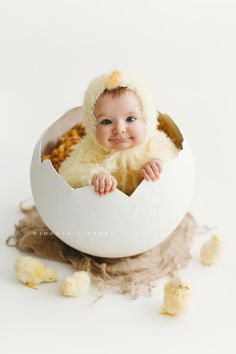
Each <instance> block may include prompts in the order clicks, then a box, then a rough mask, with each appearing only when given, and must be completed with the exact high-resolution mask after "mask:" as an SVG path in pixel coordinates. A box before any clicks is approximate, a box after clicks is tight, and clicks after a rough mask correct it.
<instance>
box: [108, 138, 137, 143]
mask: <svg viewBox="0 0 236 354" xmlns="http://www.w3.org/2000/svg"><path fill="white" fill-rule="evenodd" d="M130 139H132V138H114V139H110V141H113V142H115V143H121V142H122V143H123V142H126V141H128V140H130Z"/></svg>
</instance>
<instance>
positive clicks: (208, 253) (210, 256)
mask: <svg viewBox="0 0 236 354" xmlns="http://www.w3.org/2000/svg"><path fill="white" fill-rule="evenodd" d="M222 251H223V246H222V240H221V237H220V236H219V235H212V237H211V238H210V239H209V240H208V241H206V242H205V243H204V244H203V245H202V248H201V251H200V259H201V263H202V265H204V266H211V265H213V264H215V263H217V262H218V260H219V259H220V256H221V255H222Z"/></svg>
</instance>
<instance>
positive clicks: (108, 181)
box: [105, 177, 112, 194]
mask: <svg viewBox="0 0 236 354" xmlns="http://www.w3.org/2000/svg"><path fill="white" fill-rule="evenodd" d="M111 186H112V179H111V178H110V177H109V178H107V179H106V180H105V194H108V193H109V191H110V189H111Z"/></svg>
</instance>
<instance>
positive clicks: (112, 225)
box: [31, 107, 195, 258]
mask: <svg viewBox="0 0 236 354" xmlns="http://www.w3.org/2000/svg"><path fill="white" fill-rule="evenodd" d="M78 122H82V114H81V107H78V108H74V109H71V110H70V111H69V112H67V113H66V114H65V115H64V116H62V117H61V118H60V119H58V120H57V121H56V122H55V123H53V124H52V125H51V126H50V127H49V128H48V129H47V130H46V132H45V133H44V134H43V135H42V137H41V138H40V140H39V142H38V143H37V145H36V147H35V150H34V153H33V157H32V163H31V188H32V194H33V198H34V201H35V205H36V208H37V210H38V212H39V214H40V216H41V218H42V220H43V221H44V223H45V224H46V225H47V227H48V228H49V229H50V230H51V231H52V232H53V233H55V234H56V235H57V236H58V237H59V238H60V239H61V240H62V241H64V242H65V243H67V244H68V245H70V246H71V247H73V248H75V249H78V250H80V251H82V252H85V253H88V254H91V255H95V256H100V257H111V258H116V257H126V256H133V255H136V254H139V253H142V252H144V251H147V250H149V249H151V248H152V247H154V246H156V245H157V244H158V243H160V242H162V241H163V240H164V239H165V238H166V237H167V236H168V235H169V234H170V233H171V232H172V231H173V230H174V229H175V228H176V227H177V226H178V224H179V223H180V221H181V220H182V218H183V217H184V215H185V213H186V212H187V211H188V207H189V202H190V200H191V197H192V193H193V186H194V175H195V173H194V163H193V158H192V154H191V150H190V147H189V145H188V143H187V142H186V140H185V138H184V141H183V149H182V150H181V151H180V153H179V155H178V156H177V157H176V158H175V159H173V160H171V161H169V162H168V163H166V164H165V166H164V169H163V172H162V174H161V177H160V179H159V180H158V181H156V182H147V181H145V180H143V181H142V182H141V184H140V185H139V186H138V187H137V188H136V190H135V191H134V193H133V194H132V195H131V196H130V197H129V196H127V195H126V194H124V193H123V192H121V191H120V190H118V189H116V190H115V191H114V192H113V193H111V194H109V195H107V196H105V197H99V196H97V194H96V193H95V192H94V190H93V188H92V187H91V186H86V187H82V188H77V189H73V188H72V187H70V185H69V184H67V183H66V182H65V181H64V179H63V178H62V177H61V176H60V175H59V174H58V173H57V171H56V170H55V169H54V167H53V165H52V163H51V161H49V160H44V161H43V162H41V153H42V152H44V151H45V149H46V150H47V149H48V148H50V146H51V147H53V146H54V145H55V143H56V142H57V139H58V137H60V136H61V135H62V134H64V133H65V132H66V131H68V130H69V129H71V128H72V127H73V126H74V125H75V124H77V123H78Z"/></svg>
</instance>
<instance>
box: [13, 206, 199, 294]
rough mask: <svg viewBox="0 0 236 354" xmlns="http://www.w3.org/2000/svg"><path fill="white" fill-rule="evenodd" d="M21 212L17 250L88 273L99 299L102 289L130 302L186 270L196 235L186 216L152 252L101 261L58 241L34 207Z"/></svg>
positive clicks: (195, 229)
mask: <svg viewBox="0 0 236 354" xmlns="http://www.w3.org/2000/svg"><path fill="white" fill-rule="evenodd" d="M21 211H22V212H23V213H24V214H25V216H24V218H23V219H22V220H20V221H19V223H18V224H17V225H15V235H14V237H15V241H16V247H17V248H18V249H19V250H21V251H23V252H30V253H34V254H35V255H36V256H40V257H42V258H45V259H50V260H54V261H59V262H66V263H70V264H71V265H72V266H73V267H74V268H75V269H77V270H86V271H88V272H89V273H90V274H91V277H92V280H93V282H94V283H95V284H96V285H97V286H98V289H99V290H100V295H102V294H103V292H104V290H105V289H111V290H114V291H117V292H120V293H123V294H128V295H129V296H130V297H131V298H136V297H138V296H139V295H148V294H150V292H151V288H152V287H153V286H154V282H155V281H156V280H157V279H159V278H160V277H162V276H165V275H169V276H173V275H175V274H176V273H177V272H178V271H179V270H180V269H182V268H185V267H186V266H187V264H188V262H189V260H190V259H191V247H192V244H193V239H194V237H195V235H196V232H197V223H196V221H195V219H194V217H193V216H192V215H191V214H190V213H187V214H186V215H185V217H184V218H183V220H182V222H181V223H180V224H179V226H178V227H177V228H176V229H175V231H174V232H172V234H171V235H170V236H169V237H168V238H167V239H165V240H164V241H163V242H162V243H160V244H159V245H157V246H156V247H154V248H153V249H151V250H149V251H147V252H145V253H142V254H140V255H137V256H133V257H124V258H115V259H114V258H100V257H94V256H90V255H87V254H85V253H82V252H80V251H77V250H75V249H73V248H71V247H70V246H68V245H67V244H65V243H64V242H62V241H61V240H59V239H58V238H57V237H56V236H55V235H54V234H53V233H52V232H51V231H50V230H49V229H48V228H47V227H46V226H45V225H44V223H43V221H42V220H41V218H40V216H39V214H38V212H37V210H36V208H35V207H31V208H23V207H21Z"/></svg>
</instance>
